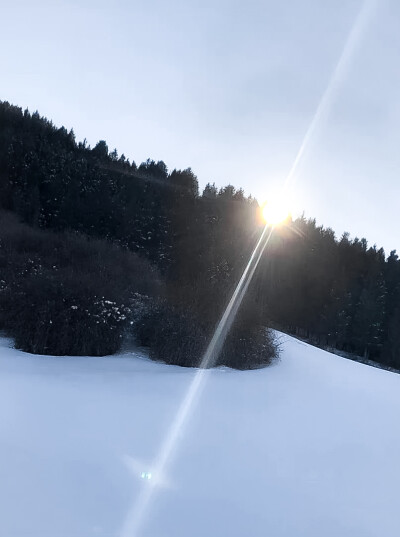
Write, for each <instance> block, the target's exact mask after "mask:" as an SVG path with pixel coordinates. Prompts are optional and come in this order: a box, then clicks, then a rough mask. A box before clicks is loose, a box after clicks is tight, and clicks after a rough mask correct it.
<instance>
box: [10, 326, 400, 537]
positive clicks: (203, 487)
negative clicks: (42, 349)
mask: <svg viewBox="0 0 400 537" xmlns="http://www.w3.org/2000/svg"><path fill="white" fill-rule="evenodd" d="M279 337H281V339H282V356H281V360H280V361H279V362H277V363H276V364H275V365H273V366H272V367H269V368H266V369H263V370H258V371H248V372H239V371H232V370H229V369H217V370H213V371H210V372H209V374H208V378H207V381H206V384H205V386H204V389H203V390H202V393H201V396H200V399H199V402H198V404H197V405H196V406H195V407H194V408H193V410H192V412H191V415H190V418H189V419H188V422H187V427H186V429H185V430H184V431H183V432H182V435H181V437H180V438H179V442H178V443H177V446H178V447H177V451H176V453H175V454H174V458H173V460H172V461H171V464H170V466H169V470H168V472H169V475H166V476H156V475H154V474H153V473H152V468H151V464H152V461H153V460H154V458H155V457H156V455H157V452H158V449H159V447H160V443H161V442H162V440H163V438H164V437H165V435H166V433H167V431H168V428H169V426H170V423H171V420H172V419H173V418H174V416H175V413H176V410H177V408H178V406H179V404H180V402H181V399H182V397H183V396H184V394H185V393H186V389H187V386H188V384H189V383H190V381H191V380H192V378H193V375H194V374H195V371H194V370H190V369H183V368H178V367H173V366H167V365H163V364H157V363H154V362H151V361H148V360H147V359H146V358H144V357H141V356H134V355H131V354H126V355H123V356H119V357H106V358H59V357H58V358H49V357H38V356H31V355H27V354H23V353H21V352H18V351H15V350H13V349H11V348H9V345H10V342H9V341H8V340H5V339H2V340H0V535H1V536H3V535H4V536H7V537H31V536H35V537H36V536H40V537H87V536H89V537H90V536H103V537H114V536H115V537H119V536H120V534H121V531H122V528H123V525H124V522H125V519H126V516H127V514H128V513H129V510H130V509H131V506H132V504H133V503H134V502H135V498H136V497H138V496H139V494H140V492H141V491H142V490H143V487H146V486H150V484H152V485H151V486H154V483H157V484H158V486H159V488H158V490H157V492H156V495H155V497H154V501H153V502H152V504H151V509H150V512H149V514H148V516H147V517H146V519H145V520H144V522H143V525H142V526H141V533H140V536H135V537H188V536H193V537H204V536H205V535H208V536H216V537H219V536H222V535H229V536H233V537H236V536H237V537H239V536H240V537H242V536H244V535H249V536H254V537H257V536H260V537H261V536H262V537H265V536H266V535H270V536H273V537H294V536H295V537H303V536H304V537H320V536H321V535H323V536H324V537H338V536H341V537H347V536H348V537H354V536H359V537H371V536H376V537H381V536H385V537H398V536H399V535H400V514H399V509H398V497H399V491H400V455H399V454H400V427H399V415H400V375H397V374H394V373H389V372H386V371H382V370H378V369H374V368H371V367H368V366H365V365H361V364H357V363H355V362H351V361H348V360H346V359H344V358H340V357H337V356H334V355H331V354H328V353H325V352H323V351H321V350H318V349H315V348H313V347H310V346H308V345H305V344H304V343H300V342H298V341H296V340H294V339H292V338H290V337H288V336H282V335H280V336H279ZM142 474H143V475H144V476H145V477H142ZM146 475H147V477H146ZM149 475H151V480H149V477H148V476H149ZM157 480H158V481H157Z"/></svg>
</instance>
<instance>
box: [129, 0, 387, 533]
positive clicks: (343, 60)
mask: <svg viewBox="0 0 400 537" xmlns="http://www.w3.org/2000/svg"><path fill="white" fill-rule="evenodd" d="M376 4H377V0H366V1H365V2H364V3H363V5H362V8H361V10H360V12H359V14H358V16H357V18H356V20H355V23H354V24H353V27H352V29H351V32H350V34H349V37H348V39H347V41H346V44H345V46H344V48H343V52H342V54H341V56H340V58H339V61H338V63H337V65H336V67H335V69H334V71H333V74H332V76H331V78H330V80H329V83H328V86H327V88H326V90H325V92H324V94H323V95H322V98H321V100H320V102H319V104H318V107H317V109H316V112H315V114H314V117H313V119H312V121H311V123H310V125H309V127H308V129H307V131H306V134H305V136H304V139H303V141H302V144H301V146H300V149H299V151H298V153H297V155H296V158H295V159H294V162H293V164H292V167H291V168H290V171H289V173H288V175H287V177H286V180H285V183H284V189H285V190H288V189H289V187H291V186H292V185H293V182H294V178H295V172H296V170H297V168H298V165H299V163H300V161H301V159H302V157H303V155H304V152H305V150H306V147H307V146H308V144H309V142H310V139H311V137H312V135H313V134H314V132H315V130H316V127H317V126H318V124H319V123H320V122H321V119H322V118H323V116H324V114H325V113H326V111H327V109H328V107H329V106H330V104H331V101H332V99H333V96H334V93H335V91H336V90H337V88H338V86H339V83H340V82H341V81H342V79H343V76H344V75H345V73H346V70H347V68H348V65H349V62H350V60H351V58H352V56H353V54H354V52H355V49H356V46H357V45H358V42H359V40H360V38H361V35H362V33H363V31H364V30H365V28H366V25H367V22H369V20H370V18H371V15H372V12H373V9H374V7H375V6H376ZM273 230H274V227H273V226H272V227H269V226H268V225H265V227H264V229H263V232H262V234H261V237H260V239H259V240H258V242H257V245H256V247H255V248H254V251H253V253H252V255H251V257H250V260H249V262H248V264H247V266H246V268H245V270H244V272H243V275H242V277H241V278H240V281H239V283H238V285H237V287H236V289H235V291H234V293H233V295H232V298H231V299H230V301H229V304H228V306H227V307H226V310H225V312H224V314H223V316H222V318H221V320H220V322H219V323H218V326H217V328H216V330H215V332H214V335H213V337H212V339H211V341H210V343H209V345H208V347H207V350H206V352H205V354H204V356H203V358H202V360H201V363H200V366H199V369H198V370H197V371H196V373H195V375H194V378H193V380H192V381H191V383H190V385H189V388H188V390H187V392H186V395H185V396H184V399H183V401H182V402H181V404H180V406H179V408H178V411H177V414H176V416H175V418H174V420H173V422H172V425H171V427H170V429H169V431H168V434H167V436H166V438H165V439H164V442H163V443H162V445H161V448H160V450H159V454H158V457H157V458H156V460H155V462H154V465H153V466H152V468H151V473H150V472H146V474H147V475H150V476H151V479H149V478H147V479H144V478H143V479H142V480H141V481H142V485H143V486H142V489H141V492H140V494H139V496H138V498H137V500H136V502H135V503H134V504H133V506H132V508H131V510H130V511H129V513H128V515H127V517H126V519H125V522H124V525H123V527H122V530H121V532H120V537H139V533H138V532H139V531H140V529H141V527H142V526H143V522H144V520H145V518H146V516H147V514H148V511H149V508H150V506H151V502H152V500H153V497H154V494H155V492H156V489H158V488H160V486H161V482H162V480H163V479H165V475H166V470H167V466H168V464H170V463H171V459H172V456H173V455H174V453H176V447H177V443H178V440H179V438H180V436H181V434H182V433H183V429H184V425H185V422H186V420H187V418H188V416H189V415H190V413H191V412H193V409H194V405H195V403H196V401H197V400H198V398H199V395H200V391H201V389H202V388H203V387H204V384H205V380H206V379H207V376H208V374H209V369H208V368H210V367H211V366H212V365H213V364H214V363H215V361H216V358H217V357H218V354H219V352H220V350H221V348H222V345H223V343H224V341H225V338H226V336H227V334H228V332H229V330H230V328H231V326H232V323H233V320H234V318H235V316H236V313H237V311H238V309H239V307H240V304H241V302H242V300H243V297H244V295H245V294H246V291H247V289H248V286H249V284H250V281H251V279H252V277H253V275H254V272H255V270H256V268H257V265H258V263H259V261H260V259H261V256H262V254H263V252H264V250H265V248H266V246H267V245H268V243H269V241H270V239H271V236H272V233H273Z"/></svg>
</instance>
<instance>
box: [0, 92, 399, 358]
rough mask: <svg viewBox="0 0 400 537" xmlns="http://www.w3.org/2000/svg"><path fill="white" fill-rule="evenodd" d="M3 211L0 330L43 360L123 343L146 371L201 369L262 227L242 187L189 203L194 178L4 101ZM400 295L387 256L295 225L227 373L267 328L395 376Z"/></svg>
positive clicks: (251, 305) (264, 272) (207, 193)
mask: <svg viewBox="0 0 400 537" xmlns="http://www.w3.org/2000/svg"><path fill="white" fill-rule="evenodd" d="M149 149H150V150H151V148H149ZM266 191H268V185H267V184H266ZM0 204H1V210H2V216H1V226H2V227H1V229H0V241H1V242H0V280H1V282H0V329H3V330H5V331H6V332H8V333H9V334H10V335H12V336H13V337H14V338H15V339H16V342H17V345H18V346H20V347H21V348H24V349H25V350H30V351H31V352H42V353H49V354H71V353H76V354H79V353H80V352H85V353H87V354H105V353H107V352H115V350H116V349H117V348H118V346H119V344H120V341H121V340H122V339H123V338H124V337H125V335H126V334H127V332H129V331H130V330H132V331H133V332H134V334H133V335H134V336H135V337H136V338H137V339H138V340H139V342H140V343H142V344H143V345H147V346H148V347H149V348H150V352H151V354H152V355H153V356H154V357H156V358H162V359H164V360H166V361H171V362H173V363H180V364H181V365H196V364H197V363H198V358H199V356H200V355H201V352H202V350H203V349H204V345H205V343H206V341H207V340H208V338H209V335H210V332H211V331H212V329H213V327H214V326H215V323H216V321H217V319H218V317H219V315H220V314H221V312H222V310H223V308H224V306H225V305H226V302H227V299H228V297H229V293H230V292H231V291H232V290H233V288H234V285H235V283H236V281H237V279H238V278H239V276H240V274H241V271H242V270H243V268H244V266H245V264H246V262H247V259H248V257H249V254H250V253H251V251H252V248H253V247H254V245H255V243H256V241H257V239H258V237H259V235H260V233H261V229H262V226H263V224H262V222H261V219H260V216H259V207H258V204H257V202H256V201H255V200H254V199H253V198H251V197H246V196H245V195H244V192H243V190H242V189H240V188H239V189H237V188H234V187H233V186H231V185H228V186H226V187H224V188H221V189H219V190H218V189H217V188H216V187H215V186H214V185H211V184H208V185H207V186H206V187H205V189H204V191H203V192H202V193H199V187H198V182H197V178H196V176H195V174H194V173H193V171H192V170H191V169H190V168H189V169H186V170H173V171H169V170H168V168H167V166H166V164H165V163H164V162H162V161H159V162H154V161H152V160H148V161H146V162H144V163H142V164H140V165H139V166H137V165H136V164H135V163H134V162H129V160H127V159H126V158H125V156H124V155H121V156H119V155H118V153H117V150H113V151H111V152H110V151H109V149H108V147H107V144H106V142H105V141H100V142H98V143H97V144H96V146H95V147H94V148H90V147H89V146H88V145H87V144H86V142H85V141H84V142H76V140H75V136H74V133H73V131H70V132H68V131H67V130H66V129H65V128H63V127H61V128H57V127H55V126H54V125H53V124H52V123H51V122H50V121H48V120H47V119H45V118H42V117H40V115H39V114H38V113H37V112H36V113H34V114H30V113H29V112H28V111H22V110H21V109H20V108H18V107H15V106H12V105H10V104H8V103H6V102H2V103H0ZM27 237H30V239H29V240H27V239H26V238H27ZM84 252H86V254H85V255H84ZM113 259H115V262H114V263H113ZM145 264H147V265H145ZM117 265H118V266H117ZM130 273H131V274H132V275H133V276H134V278H133V279H132V278H131V279H129V278H127V279H126V276H127V275H128V276H129V274H130ZM82 275H84V276H82ZM145 275H146V278H147V280H146V283H145V284H144V283H143V281H142V282H140V280H142V279H143V280H144V278H145ZM125 279H126V281H125ZM117 280H119V281H120V282H125V283H124V285H122V283H121V285H120V286H118V285H117V284H116V283H115V282H117ZM150 280H151V281H150ZM66 281H68V286H66V285H65V283H66ZM85 281H86V282H90V285H89V283H88V284H87V285H86V286H85V284H84V282H85ZM112 282H114V283H115V285H113V284H112ZM67 287H68V292H67V291H66V288H67ZM96 287H97V291H96ZM88 289H89V290H90V292H89V291H88ZM84 290H86V293H85V292H84ZM399 290H400V262H399V261H398V258H397V255H396V253H395V252H391V254H390V256H389V257H388V258H387V259H385V254H384V252H383V251H382V250H377V249H376V248H375V247H372V248H371V247H368V245H367V241H366V240H365V239H361V240H358V239H354V240H351V239H350V238H349V236H348V235H346V234H345V235H344V236H343V237H341V238H340V239H337V238H335V235H334V233H333V231H332V230H330V229H324V228H323V227H318V226H317V225H316V223H315V221H314V220H305V219H304V218H301V219H298V220H295V221H289V222H287V223H286V225H285V226H283V227H282V228H280V229H279V230H278V229H277V230H276V231H275V232H274V235H273V239H272V241H271V243H270V247H269V249H268V251H267V252H266V254H265V255H264V258H263V260H262V262H261V264H260V266H259V268H258V270H257V273H256V277H255V279H254V281H253V284H252V286H251V289H250V290H249V293H248V296H247V297H246V300H245V303H244V304H243V308H242V309H241V312H240V315H239V317H238V320H237V322H236V323H235V325H234V327H233V331H232V334H231V335H230V337H229V338H228V341H227V344H226V346H225V351H224V353H225V354H224V353H223V354H222V357H221V363H227V364H228V365H233V366H235V367H255V366H258V365H262V364H264V363H267V362H268V361H269V360H270V359H271V357H272V356H273V355H274V353H275V350H274V348H273V344H272V342H271V339H270V337H269V336H267V337H265V336H264V331H263V328H262V327H263V326H265V324H269V323H271V322H272V323H274V324H275V325H277V326H279V327H280V328H282V329H286V330H288V331H291V332H294V333H298V334H301V335H304V336H306V337H309V338H312V339H314V340H315V341H316V342H317V343H319V344H322V345H332V346H335V347H337V348H339V349H343V350H346V351H349V352H353V353H358V354H360V355H364V356H366V357H370V358H373V359H374V360H377V361H380V362H381V363H384V364H386V365H389V366H391V367H396V368H400V291H399ZM67 295H68V297H67ZM97 295H98V296H97ZM100 295H101V296H100ZM108 297H109V298H111V299H109V298H108ZM138 297H140V298H138ZM82 301H84V304H83V302H82ZM93 304H96V307H97V308H98V309H97V310H96V312H94V311H92V309H93V308H94V306H93ZM110 304H111V305H110ZM28 305H29V307H28ZM113 308H114V309H113ZM77 312H79V319H78V313H77ZM116 312H118V314H117V313H116ZM108 314H110V315H108ZM110 319H114V321H113V322H111V321H110ZM99 324H100V325H101V326H103V327H104V329H103V331H99V330H98V325H99ZM82 327H83V329H84V333H82V339H81V345H80V346H79V344H78V343H77V339H76V338H74V330H75V333H76V331H77V330H78V329H79V328H80V329H82ZM61 329H62V330H63V331H64V339H63V345H62V346H60V342H59V340H58V339H57V337H56V336H55V334H56V332H57V330H61ZM110 331H111V333H112V334H113V338H111V339H112V342H113V344H112V345H110V341H111V340H110V338H109V333H110ZM85 338H86V339H87V340H90V338H92V339H93V341H96V343H95V344H93V345H92V346H91V345H87V341H86V343H85V342H84V340H85ZM101 338H103V339H104V345H105V346H104V347H103V346H102V342H101V341H102V339H101ZM72 342H73V343H74V344H72ZM84 343H85V344H84Z"/></svg>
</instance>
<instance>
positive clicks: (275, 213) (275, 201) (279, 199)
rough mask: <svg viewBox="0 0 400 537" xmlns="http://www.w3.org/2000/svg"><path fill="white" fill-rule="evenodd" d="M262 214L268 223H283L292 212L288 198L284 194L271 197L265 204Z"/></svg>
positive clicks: (272, 224)
mask: <svg viewBox="0 0 400 537" xmlns="http://www.w3.org/2000/svg"><path fill="white" fill-rule="evenodd" d="M262 214H263V217H264V220H265V221H266V223H267V224H269V225H271V226H276V225H278V224H281V223H282V222H284V221H285V220H286V219H287V218H288V216H289V214H290V210H289V203H288V200H287V199H286V198H285V197H284V196H283V195H282V194H280V195H275V196H272V197H270V198H269V199H268V201H266V202H265V204H264V206H263V209H262Z"/></svg>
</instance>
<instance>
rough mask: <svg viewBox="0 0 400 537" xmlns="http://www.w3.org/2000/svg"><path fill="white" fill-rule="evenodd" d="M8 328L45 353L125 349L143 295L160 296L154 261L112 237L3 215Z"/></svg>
mask: <svg viewBox="0 0 400 537" xmlns="http://www.w3.org/2000/svg"><path fill="white" fill-rule="evenodd" d="M1 224H3V225H2V226H1V227H0V329H3V330H5V331H6V332H7V333H8V334H9V335H10V336H12V337H14V339H15V344H16V346H17V347H19V348H21V349H23V350H25V351H28V352H33V353H38V354H54V355H94V356H99V355H105V354H113V353H115V352H116V351H118V349H119V348H120V345H121V340H122V338H123V335H124V332H125V330H126V327H127V326H129V323H130V321H131V317H132V316H134V314H135V312H134V309H135V307H137V306H138V304H139V302H138V300H136V301H134V300H132V299H133V298H134V297H135V296H137V294H138V293H140V294H141V295H145V296H146V295H151V294H153V293H157V291H158V288H159V283H158V279H157V275H156V273H155V272H154V270H153V269H152V267H151V265H150V264H149V263H148V262H147V261H146V260H143V259H141V258H139V257H138V256H137V255H135V254H133V253H131V252H127V251H123V250H121V249H119V248H117V247H115V246H112V245H111V244H109V243H107V242H106V241H94V240H89V239H86V238H84V237H80V236H77V235H66V234H57V235H56V234H54V233H51V232H47V231H40V230H35V229H32V228H29V227H27V226H25V225H23V224H20V223H18V222H17V221H16V220H15V219H14V218H9V217H7V216H6V217H5V216H4V215H3V217H1V215H0V225H1Z"/></svg>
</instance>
